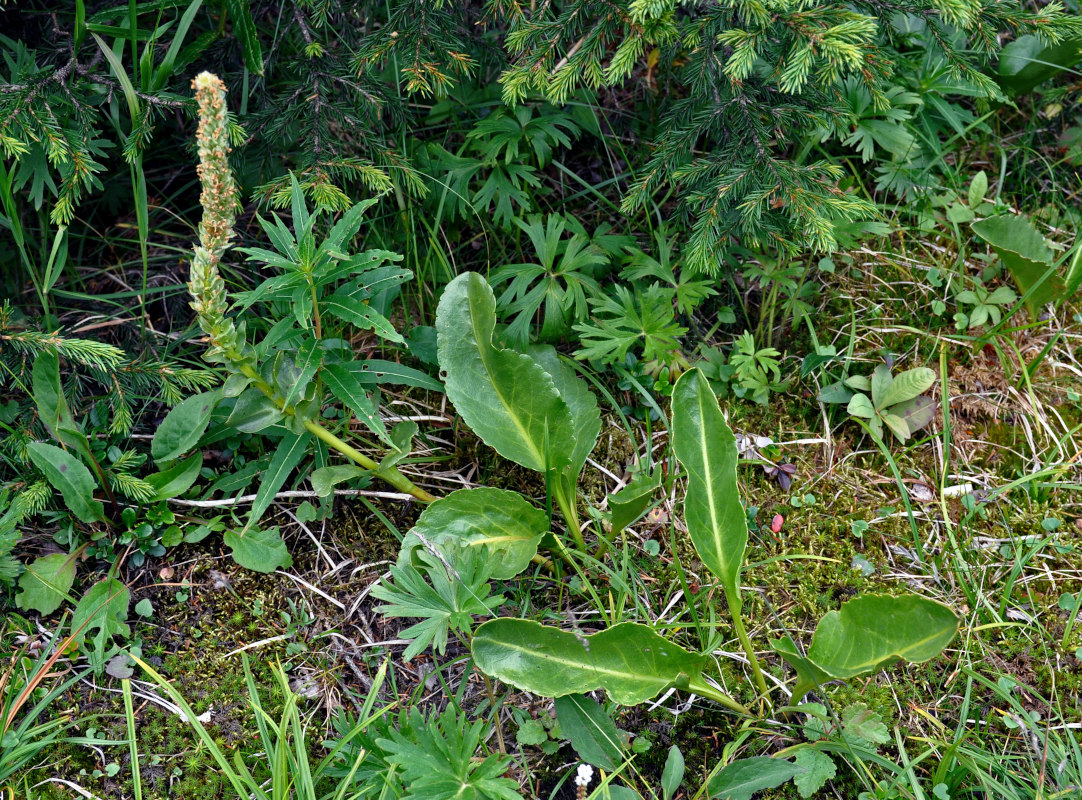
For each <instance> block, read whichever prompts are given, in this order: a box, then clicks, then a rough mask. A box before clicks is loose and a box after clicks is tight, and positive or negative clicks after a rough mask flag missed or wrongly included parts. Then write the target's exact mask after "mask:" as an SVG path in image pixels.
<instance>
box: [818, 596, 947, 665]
mask: <svg viewBox="0 0 1082 800" xmlns="http://www.w3.org/2000/svg"><path fill="white" fill-rule="evenodd" d="M957 630H958V618H957V617H956V616H955V614H954V612H953V611H951V609H949V608H948V607H947V606H945V605H943V604H942V603H937V602H935V601H934V600H928V599H926V598H924V597H919V596H917V595H902V596H900V597H892V596H889V595H877V594H868V595H863V596H861V597H857V598H854V599H853V600H850V601H849V602H848V603H846V604H844V605H843V606H842V607H841V608H840V609H839V610H837V611H831V612H829V613H827V615H826V616H824V617H823V618H822V619H821V620H819V625H818V626H817V627H816V629H815V635H814V636H813V637H812V643H811V647H809V648H808V660H809V661H811V662H812V663H813V664H814V665H815V666H816V667H818V668H819V669H821V670H823V671H824V672H826V673H827V674H828V675H831V676H832V677H835V678H852V677H855V676H857V675H863V674H865V673H868V672H875V671H877V670H880V669H883V668H884V667H887V666H889V665H891V664H893V663H894V662H896V661H899V660H904V661H909V662H914V663H920V662H922V661H928V660H929V659H931V658H934V657H935V656H937V655H939V653H940V652H942V651H943V648H945V647H946V646H947V645H948V644H950V642H951V640H952V639H953V638H954V634H955V633H956V632H957Z"/></svg>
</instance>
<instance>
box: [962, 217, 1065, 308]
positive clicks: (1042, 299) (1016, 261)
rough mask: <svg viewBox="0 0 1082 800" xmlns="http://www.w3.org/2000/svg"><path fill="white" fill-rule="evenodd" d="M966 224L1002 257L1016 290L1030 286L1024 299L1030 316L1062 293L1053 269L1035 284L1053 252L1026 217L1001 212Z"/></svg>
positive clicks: (1059, 280)
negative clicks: (1016, 287) (996, 215)
mask: <svg viewBox="0 0 1082 800" xmlns="http://www.w3.org/2000/svg"><path fill="white" fill-rule="evenodd" d="M970 227H972V228H973V232H974V233H975V234H977V235H978V236H979V237H981V238H982V239H984V241H986V242H988V244H989V245H991V247H992V249H993V250H995V251H996V255H998V256H999V257H1000V258H1001V259H1002V260H1003V263H1004V264H1005V265H1006V267H1007V269H1008V270H1010V273H1011V276H1012V277H1013V278H1014V282H1015V283H1016V284H1018V290H1019V291H1020V292H1022V293H1023V294H1025V293H1026V292H1028V291H1029V290H1030V289H1033V293H1032V294H1030V296H1029V297H1028V298H1026V308H1027V309H1028V310H1029V313H1030V316H1032V317H1033V318H1034V319H1036V318H1037V316H1038V315H1039V314H1040V313H1041V309H1042V308H1044V306H1045V305H1046V304H1047V303H1051V302H1053V301H1055V300H1057V299H1058V298H1060V297H1061V296H1062V295H1063V294H1064V291H1065V286H1064V283H1063V279H1062V278H1061V277H1060V276H1059V275H1057V274H1056V273H1055V272H1053V273H1052V274H1051V275H1049V276H1048V277H1047V278H1045V280H1044V281H1043V282H1042V283H1041V284H1040V285H1039V286H1038V285H1037V282H1038V281H1039V280H1040V279H1041V277H1042V276H1044V274H1045V273H1046V272H1048V271H1049V270H1052V269H1053V266H1052V258H1053V254H1052V248H1050V247H1049V246H1048V242H1047V241H1045V238H1044V237H1043V236H1042V235H1041V234H1040V232H1039V231H1038V230H1037V229H1036V228H1034V227H1033V224H1032V223H1031V222H1030V221H1029V220H1028V219H1026V218H1025V217H1020V216H1016V215H1013V214H1004V215H1002V216H998V217H989V218H988V219H982V220H980V221H979V222H974V223H973V224H972V226H970ZM1034 287H1035V288H1034Z"/></svg>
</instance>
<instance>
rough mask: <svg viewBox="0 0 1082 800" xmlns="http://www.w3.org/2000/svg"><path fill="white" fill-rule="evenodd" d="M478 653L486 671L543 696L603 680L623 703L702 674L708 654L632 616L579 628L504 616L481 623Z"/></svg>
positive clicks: (476, 657) (598, 685)
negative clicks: (600, 627) (596, 628)
mask: <svg viewBox="0 0 1082 800" xmlns="http://www.w3.org/2000/svg"><path fill="white" fill-rule="evenodd" d="M473 658H474V661H475V663H476V664H477V667H478V668H479V669H480V670H481V671H482V672H484V673H485V674H486V675H491V676H492V677H495V678H499V679H500V680H501V681H503V682H504V683H509V684H511V685H512V686H516V687H518V688H519V689H523V690H525V691H528V692H533V693H534V694H537V695H541V696H542V697H562V696H564V695H568V694H583V693H585V692H590V691H593V690H594V689H598V688H602V689H604V690H605V691H606V692H608V695H609V698H610V699H611V700H612V701H613V702H616V703H619V704H620V705H625V706H633V705H638V704H639V703H645V702H646V701H647V700H650V699H652V698H654V697H657V695H659V694H661V693H662V692H664V691H665V690H666V689H669V688H672V687H673V686H677V687H679V686H686V685H687V683H688V680H689V679H697V678H699V676H700V675H701V674H702V668H703V664H705V661H706V659H705V658H704V657H703V656H700V655H697V654H695V653H689V652H688V651H687V650H684V649H683V648H681V647H677V646H676V645H675V644H673V643H672V642H670V641H668V640H666V639H665V638H663V637H661V636H659V635H658V634H657V633H655V632H654V630H653V629H652V628H648V627H647V626H645V625H639V624H637V623H634V622H622V623H620V624H618V625H614V626H613V627H611V628H608V629H607V630H604V631H601V632H599V633H595V634H593V635H591V636H579V635H576V634H573V633H568V632H566V631H562V630H560V629H559V628H552V627H548V626H545V625H541V624H540V623H537V622H533V621H532V620H525V619H511V618H506V617H505V618H501V619H494V620H490V621H489V622H486V623H485V624H484V625H482V626H481V627H480V628H478V629H477V631H476V633H475V634H474V637H473Z"/></svg>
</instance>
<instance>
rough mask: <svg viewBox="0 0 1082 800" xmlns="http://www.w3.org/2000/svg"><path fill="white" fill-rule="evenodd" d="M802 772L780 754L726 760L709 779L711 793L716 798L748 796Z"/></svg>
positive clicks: (743, 798)
mask: <svg viewBox="0 0 1082 800" xmlns="http://www.w3.org/2000/svg"><path fill="white" fill-rule="evenodd" d="M803 772H804V768H803V767H798V766H796V765H795V764H794V763H793V762H792V761H786V760H785V759H783V758H770V757H768V756H755V757H754V758H742V759H740V760H738V761H734V762H733V763H732V764H729V765H728V766H727V767H725V768H724V769H723V770H722V771H721V772H719V773H718V774H717V775H715V776H714V777H713V779H712V780H711V781H710V787H709V791H710V797H711V798H718V800H750V798H751V796H752V795H753V794H754V793H755V792H761V791H762V790H764V789H774V788H776V787H778V786H781V785H782V784H783V783H785V782H786V781H788V780H791V779H792V778H793V777H795V776H797V775H800V774H801V773H803Z"/></svg>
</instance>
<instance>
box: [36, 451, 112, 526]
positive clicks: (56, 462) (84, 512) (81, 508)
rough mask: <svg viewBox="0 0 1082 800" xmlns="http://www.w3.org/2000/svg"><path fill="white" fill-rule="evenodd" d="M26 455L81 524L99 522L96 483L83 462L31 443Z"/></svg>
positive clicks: (101, 517)
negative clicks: (95, 495)
mask: <svg viewBox="0 0 1082 800" xmlns="http://www.w3.org/2000/svg"><path fill="white" fill-rule="evenodd" d="M26 454H27V455H28V456H30V460H31V461H32V462H34V466H35V467H37V468H38V469H40V470H41V472H42V474H43V475H44V476H45V479H46V480H48V481H49V483H50V484H52V486H53V488H55V489H57V490H59V492H60V494H62V495H63V496H64V504H65V505H66V506H67V507H68V510H69V511H71V513H73V514H74V515H75V516H76V517H78V518H79V519H80V520H82V521H83V522H100V521H102V520H104V519H105V510H104V509H103V508H102V505H101V503H99V502H98V501H97V500H95V499H94V489H95V488H96V487H97V482H96V481H95V480H94V476H92V475H91V474H90V470H88V469H87V468H86V465H84V464H83V462H82V461H80V460H79V459H77V458H76V457H75V456H73V455H72V454H71V453H69V452H67V451H66V450H61V449H60V448H59V447H56V446H55V445H51V444H46V443H45V442H31V443H30V444H28V445H27V446H26Z"/></svg>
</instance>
